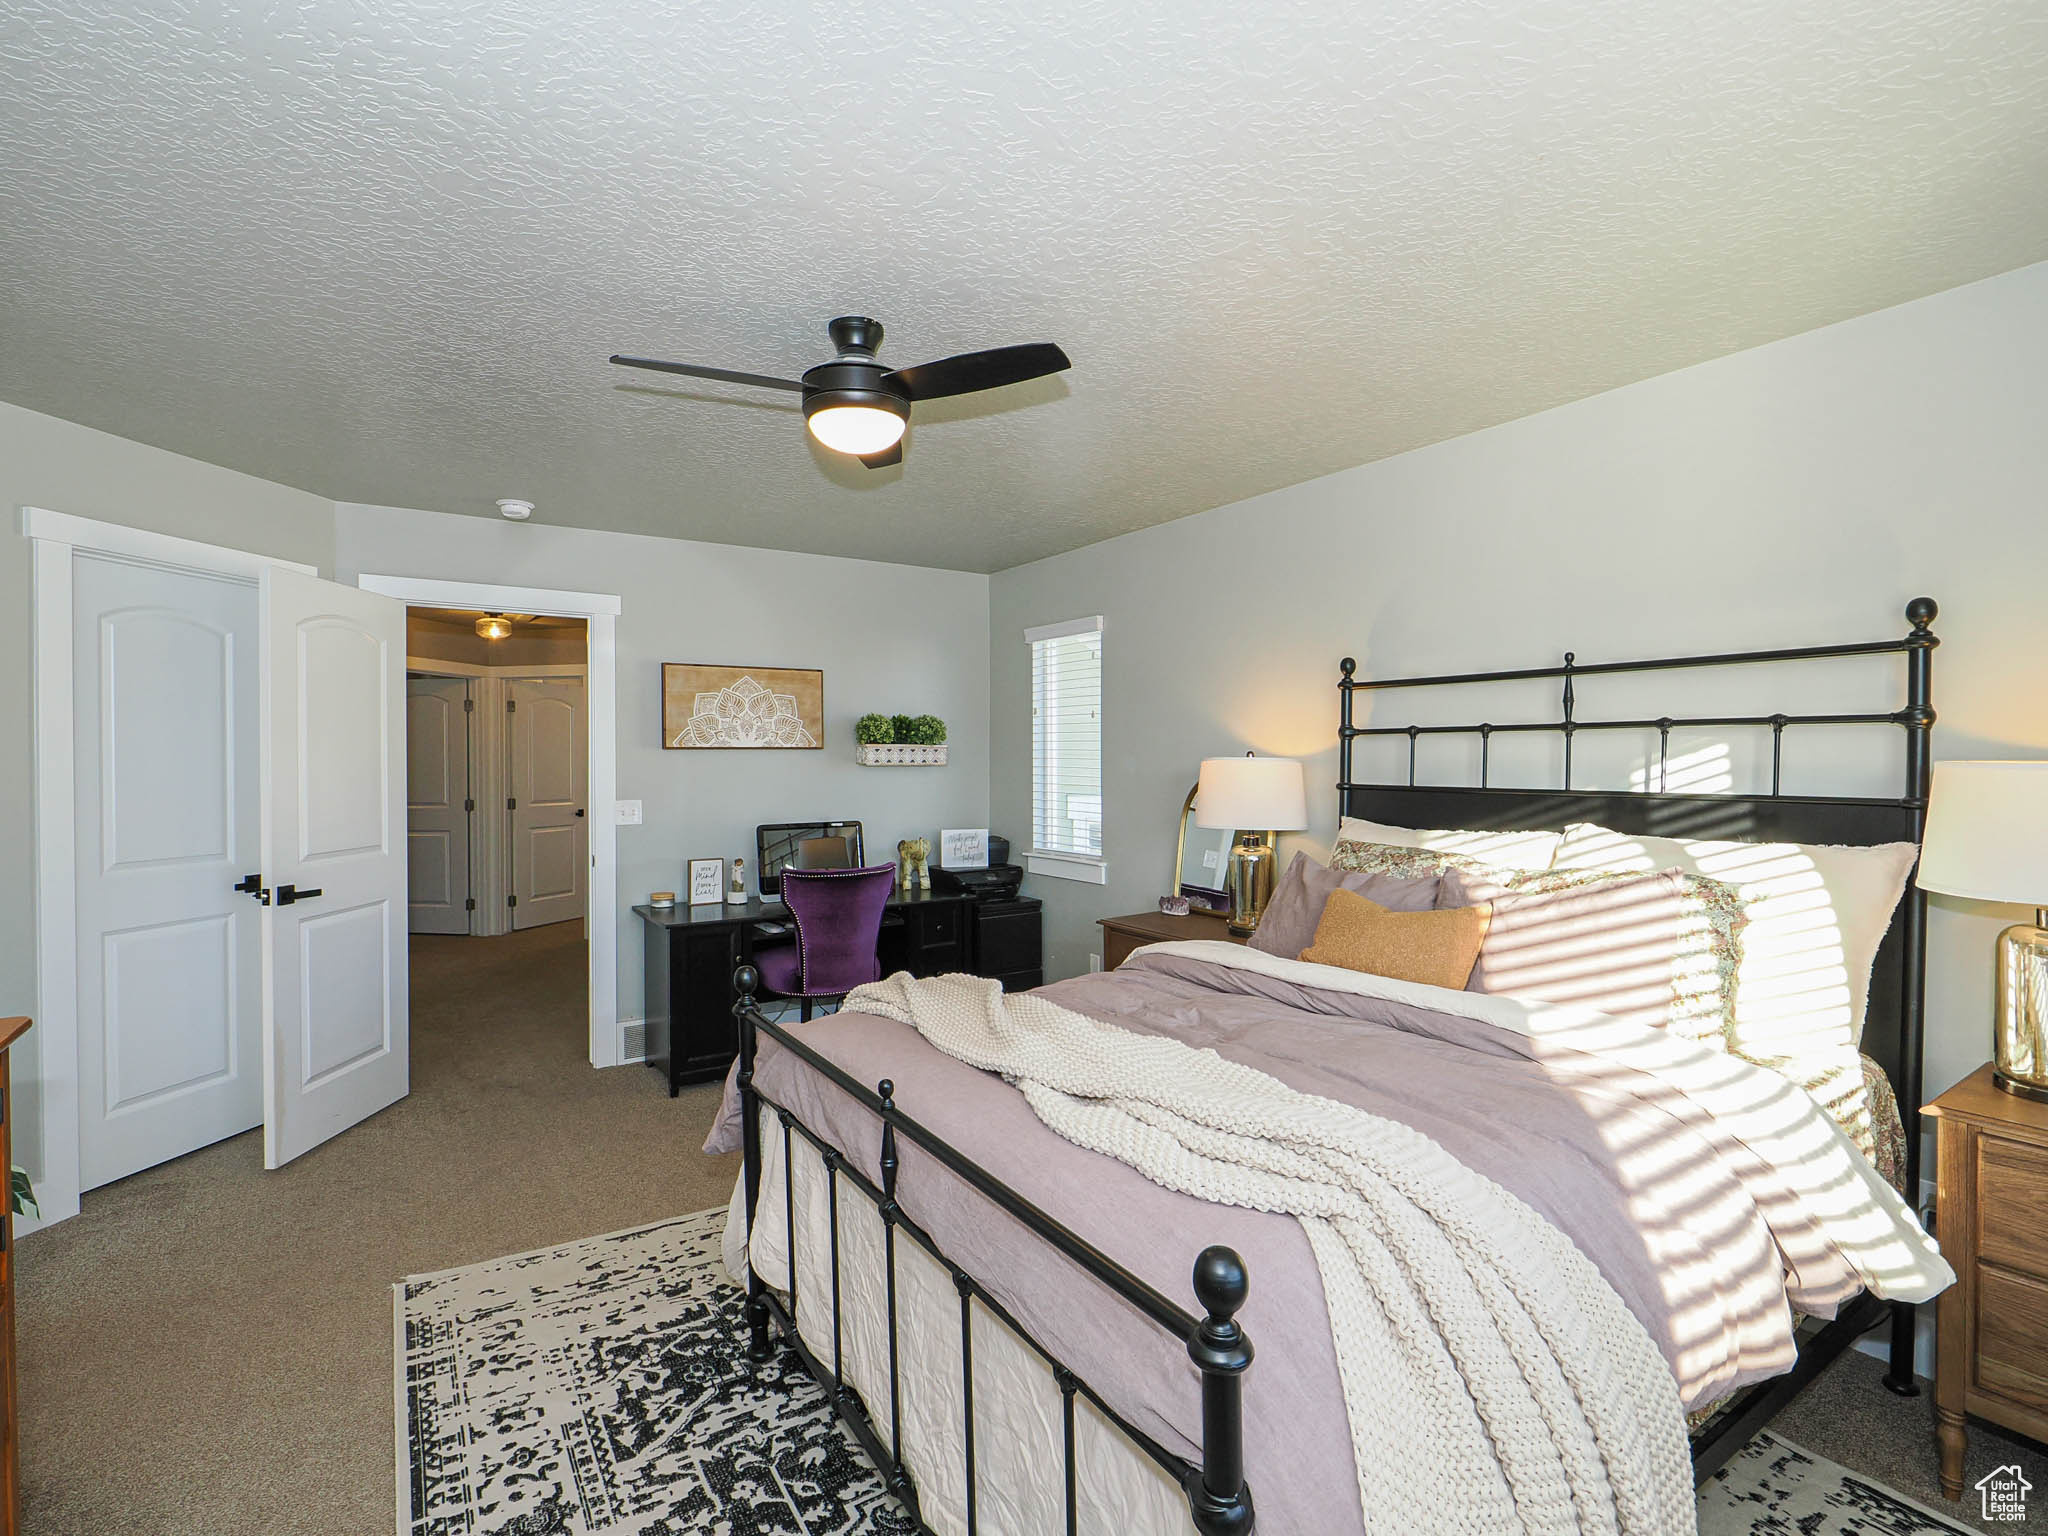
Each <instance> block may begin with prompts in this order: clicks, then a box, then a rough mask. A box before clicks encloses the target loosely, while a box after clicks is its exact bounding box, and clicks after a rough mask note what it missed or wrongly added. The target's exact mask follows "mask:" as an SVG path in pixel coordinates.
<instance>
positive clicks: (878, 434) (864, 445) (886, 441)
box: [805, 405, 905, 454]
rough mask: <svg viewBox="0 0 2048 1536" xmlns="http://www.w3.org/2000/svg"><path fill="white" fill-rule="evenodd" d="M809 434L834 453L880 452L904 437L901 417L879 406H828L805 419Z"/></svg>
mask: <svg viewBox="0 0 2048 1536" xmlns="http://www.w3.org/2000/svg"><path fill="white" fill-rule="evenodd" d="M805 419H806V422H807V424H808V425H809V427H810V429H811V436H813V437H815V438H816V439H817V440H818V441H819V442H821V443H823V444H824V445H825V446H826V447H827V448H830V449H831V450H832V451H833V452H834V453H849V454H870V453H880V452H882V450H883V449H885V448H891V447H894V446H895V444H896V443H897V442H898V441H899V440H900V439H901V438H902V436H903V428H904V425H905V422H904V418H903V417H902V416H901V415H900V414H899V413H897V412H895V411H892V410H888V409H886V408H885V407H882V406H878V405H828V406H825V407H824V408H822V409H820V410H816V411H812V412H810V413H809V414H808V416H807V417H806V418H805Z"/></svg>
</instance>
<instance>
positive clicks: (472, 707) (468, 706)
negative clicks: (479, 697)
mask: <svg viewBox="0 0 2048 1536" xmlns="http://www.w3.org/2000/svg"><path fill="white" fill-rule="evenodd" d="M462 712H463V713H464V714H465V715H469V714H474V713H476V700H475V699H464V700H463V701H462Z"/></svg>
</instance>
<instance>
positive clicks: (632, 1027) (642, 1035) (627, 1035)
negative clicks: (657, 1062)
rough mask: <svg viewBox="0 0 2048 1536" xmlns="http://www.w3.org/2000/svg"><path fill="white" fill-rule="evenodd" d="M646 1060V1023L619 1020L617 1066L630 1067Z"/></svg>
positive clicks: (643, 1020) (634, 1020) (640, 1020)
mask: <svg viewBox="0 0 2048 1536" xmlns="http://www.w3.org/2000/svg"><path fill="white" fill-rule="evenodd" d="M646 1059H647V1021H646V1020H645V1019H621V1020H619V1065H620V1066H630V1065H632V1064H633V1063H635V1062H643V1061H645V1060H646Z"/></svg>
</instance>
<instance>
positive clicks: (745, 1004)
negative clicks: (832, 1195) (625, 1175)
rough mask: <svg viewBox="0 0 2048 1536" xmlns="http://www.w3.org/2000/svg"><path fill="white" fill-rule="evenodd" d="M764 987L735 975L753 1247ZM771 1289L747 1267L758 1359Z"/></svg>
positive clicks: (750, 975) (755, 977) (752, 1341)
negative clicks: (758, 1000) (759, 1005)
mask: <svg viewBox="0 0 2048 1536" xmlns="http://www.w3.org/2000/svg"><path fill="white" fill-rule="evenodd" d="M760 985H761V973H760V972H759V971H757V970H755V969H754V968H753V967H752V966H751V965H742V966H741V967H740V968H739V969H738V970H736V971H734V972H733V973H732V990H733V996H734V1001H733V1005H732V1013H733V1017H734V1019H736V1020H737V1021H738V1022H739V1028H740V1071H739V1090H740V1136H741V1138H742V1140H743V1141H744V1143H745V1145H744V1146H743V1147H742V1149H741V1151H742V1154H743V1159H744V1168H745V1175H746V1191H747V1240H748V1242H749V1244H751V1243H752V1241H753V1237H754V1212H755V1210H756V1208H757V1207H758V1206H759V1205H760V1203H761V1101H760V1099H759V1098H758V1097H757V1096H756V1095H755V1093H754V1051H755V1048H756V1044H757V1041H756V1036H755V1034H754V1020H755V1018H756V1017H757V1014H756V1012H755V1008H754V991H755V989H756V988H757V987H759V986H760ZM788 1177H789V1172H788V1170H787V1169H785V1170H783V1178H784V1179H785V1180H786V1179H788ZM767 1289H768V1282H767V1281H765V1280H763V1279H762V1278H761V1276H760V1275H759V1273H758V1272H756V1270H755V1269H754V1266H753V1263H752V1261H751V1260H750V1261H749V1262H748V1264H747V1353H748V1354H749V1355H750V1356H752V1357H753V1358H754V1359H756V1360H766V1359H767V1358H768V1356H769V1354H770V1352H771V1348H772V1346H771V1345H770V1344H769V1342H768V1301H767V1297H766V1295H765V1293H766V1291H767Z"/></svg>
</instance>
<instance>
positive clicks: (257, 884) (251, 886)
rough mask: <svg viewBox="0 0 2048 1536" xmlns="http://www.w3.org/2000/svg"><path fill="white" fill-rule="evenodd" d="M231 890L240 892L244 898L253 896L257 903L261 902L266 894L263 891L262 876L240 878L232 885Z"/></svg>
mask: <svg viewBox="0 0 2048 1536" xmlns="http://www.w3.org/2000/svg"><path fill="white" fill-rule="evenodd" d="M233 889H235V890H238V891H240V892H241V893H242V894H243V895H244V896H254V897H255V898H256V899H257V900H258V901H262V900H263V899H264V897H265V896H266V894H267V893H266V892H265V891H264V889H263V876H262V875H260V874H256V875H244V876H242V878H241V879H239V880H237V881H236V882H235V883H234V886H233Z"/></svg>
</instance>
